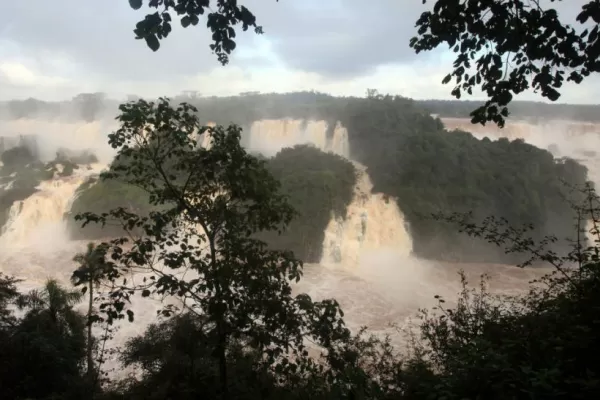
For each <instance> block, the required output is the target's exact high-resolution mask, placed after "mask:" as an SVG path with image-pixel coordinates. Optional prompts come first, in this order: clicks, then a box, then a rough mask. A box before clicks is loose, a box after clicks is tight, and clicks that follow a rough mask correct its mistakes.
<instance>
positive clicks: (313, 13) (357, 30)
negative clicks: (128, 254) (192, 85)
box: [0, 0, 423, 81]
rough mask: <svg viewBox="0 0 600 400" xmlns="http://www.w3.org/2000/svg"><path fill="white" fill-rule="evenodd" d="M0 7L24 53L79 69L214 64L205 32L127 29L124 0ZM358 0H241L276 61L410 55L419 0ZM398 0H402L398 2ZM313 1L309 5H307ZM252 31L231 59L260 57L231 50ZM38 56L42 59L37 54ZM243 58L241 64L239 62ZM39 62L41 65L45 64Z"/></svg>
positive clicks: (330, 65) (349, 64) (332, 69)
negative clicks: (156, 33) (140, 36)
mask: <svg viewBox="0 0 600 400" xmlns="http://www.w3.org/2000/svg"><path fill="white" fill-rule="evenodd" d="M5 3H6V4H5V6H4V7H3V12H2V13H1V14H0V38H2V39H9V40H11V41H13V42H16V43H17V44H18V45H19V46H21V48H22V49H23V50H24V53H25V54H26V55H31V54H38V56H39V54H41V53H40V52H42V51H45V52H47V53H46V54H48V53H49V54H53V55H57V56H63V57H66V58H68V59H69V60H71V61H74V62H77V63H79V64H80V66H81V67H83V68H82V69H83V70H84V71H85V74H86V75H88V74H99V75H103V76H106V75H108V76H110V77H113V78H115V79H117V78H118V79H124V80H132V81H135V80H152V79H161V80H164V79H168V78H169V75H170V74H173V75H174V74H177V75H189V74H194V73H199V72H205V71H208V70H210V69H212V68H214V67H216V66H218V65H219V64H218V63H217V61H216V59H215V57H214V55H212V54H211V52H210V49H209V48H208V43H209V39H210V33H209V32H208V30H207V29H205V28H204V26H203V22H201V23H200V25H199V26H198V27H197V28H195V29H194V28H191V29H185V30H184V29H175V30H174V31H173V32H172V33H171V36H170V37H169V38H168V40H166V41H164V42H163V43H162V47H161V49H160V50H159V52H158V53H153V52H151V51H150V50H149V49H148V48H147V47H146V46H145V45H144V44H143V43H141V42H140V41H138V40H135V39H134V37H133V32H132V30H133V28H134V26H135V23H136V22H137V21H138V20H139V19H141V18H142V17H143V13H142V12H141V11H138V12H135V11H133V10H131V9H130V8H129V6H128V3H127V1H125V0H103V1H97V0H96V1H94V0H87V1H82V0H61V1H60V2H48V1H43V0H27V1H25V0H22V1H6V2H5ZM364 3H365V2H364V1H358V0H342V1H338V0H321V1H319V2H316V1H315V0H282V1H279V2H276V1H274V0H253V1H246V2H245V3H244V4H247V5H248V7H249V8H251V9H252V10H253V11H254V12H255V14H256V15H257V17H258V20H259V23H260V24H261V25H263V27H264V29H265V31H266V35H265V37H266V38H267V39H269V40H270V41H272V43H273V50H274V51H275V53H276V54H277V55H278V56H279V57H280V58H281V59H282V61H283V62H284V63H285V64H286V65H288V66H290V67H294V68H298V69H302V70H305V71H311V72H317V73H322V74H324V75H330V76H331V75H335V76H348V75H359V74H362V73H365V72H367V71H369V70H370V69H371V68H372V67H374V66H376V65H379V64H382V63H391V62H402V61H410V60H412V59H413V58H414V54H413V52H412V51H411V50H410V49H409V48H408V45H407V42H408V39H409V37H410V36H411V35H412V33H413V31H414V28H413V26H414V21H415V19H416V16H417V15H418V14H419V12H421V11H422V9H423V5H422V4H421V1H412V0H411V1H398V0H377V1H373V2H371V3H372V4H371V5H369V6H367V7H365V6H364V5H363V4H364ZM399 4H403V6H400V5H399ZM311 5H312V7H311ZM252 41H253V34H251V33H245V34H240V35H239V36H238V50H237V53H236V55H235V56H234V57H233V59H232V64H233V65H238V64H237V63H236V61H238V62H239V65H240V66H247V65H249V64H250V65H255V66H259V65H261V64H263V65H264V62H265V61H264V60H260V59H259V58H260V56H258V58H256V59H252V58H251V59H248V58H247V57H245V58H244V59H243V61H242V57H239V56H238V54H239V53H240V52H241V51H242V50H243V49H245V48H247V47H246V46H251V44H252ZM39 61H41V62H42V65H43V61H44V60H43V59H41V60H39ZM242 62H243V65H242ZM44 67H46V66H45V65H44Z"/></svg>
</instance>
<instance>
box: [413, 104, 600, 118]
mask: <svg viewBox="0 0 600 400" xmlns="http://www.w3.org/2000/svg"><path fill="white" fill-rule="evenodd" d="M417 103H419V105H421V106H423V108H425V109H426V110H428V111H429V112H431V113H432V114H436V115H438V116H440V117H442V118H449V117H453V118H469V116H470V114H471V112H472V111H473V110H475V109H476V108H477V107H479V106H481V105H482V104H483V102H479V101H464V100H462V101H461V100H418V101H417ZM508 109H509V112H510V115H509V118H510V119H513V120H528V121H531V122H533V123H535V122H537V121H538V120H540V121H542V120H548V119H560V120H573V121H581V122H599V121H600V105H596V104H589V105H588V104H557V103H552V104H549V103H541V102H537V101H513V102H511V103H510V105H509V106H508Z"/></svg>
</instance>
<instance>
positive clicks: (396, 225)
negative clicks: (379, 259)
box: [321, 163, 412, 267]
mask: <svg viewBox="0 0 600 400" xmlns="http://www.w3.org/2000/svg"><path fill="white" fill-rule="evenodd" d="M354 164H355V166H356V168H357V170H358V171H359V174H358V175H359V178H358V182H357V184H356V187H355V190H354V198H353V200H352V203H351V204H350V205H349V206H348V210H347V215H346V217H345V218H342V217H339V216H338V217H334V218H332V219H331V221H330V222H329V224H328V225H327V228H326V229H325V239H324V242H323V258H322V260H321V263H322V264H340V265H343V266H345V267H355V266H357V265H358V264H359V262H360V261H361V256H362V255H364V254H368V253H370V252H379V251H382V250H389V251H392V252H394V253H395V254H396V255H397V256H398V258H399V259H406V258H408V257H409V256H410V253H411V251H412V239H411V237H410V235H409V233H408V231H407V229H406V226H405V221H404V216H403V214H402V212H401V211H400V209H399V208H398V206H397V204H396V200H395V199H394V198H390V197H387V196H385V195H383V194H381V193H377V194H372V193H371V189H372V188H373V184H372V183H371V179H370V178H369V175H368V174H367V172H366V168H365V167H364V166H363V165H360V164H358V163H354Z"/></svg>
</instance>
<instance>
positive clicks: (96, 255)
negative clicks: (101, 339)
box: [71, 243, 106, 384]
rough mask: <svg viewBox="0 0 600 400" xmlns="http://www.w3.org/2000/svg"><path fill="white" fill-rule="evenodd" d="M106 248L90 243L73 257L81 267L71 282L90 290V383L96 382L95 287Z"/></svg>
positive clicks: (98, 282)
mask: <svg viewBox="0 0 600 400" xmlns="http://www.w3.org/2000/svg"><path fill="white" fill-rule="evenodd" d="M105 255H106V248H105V247H104V246H96V245H95V244H94V243H88V245H87V249H86V251H85V253H78V254H77V255H75V257H73V261H75V262H76V263H78V264H79V268H77V269H76V270H75V272H73V275H72V276H71V282H72V283H73V285H75V286H80V285H86V286H85V288H84V291H87V292H88V312H87V318H88V322H87V373H88V379H89V383H90V384H93V383H94V371H95V369H94V357H93V346H92V343H93V337H92V323H93V320H92V318H93V312H94V288H95V287H97V286H98V285H99V284H100V281H101V277H102V273H103V270H104V269H105V268H104V267H105V266H106V262H105Z"/></svg>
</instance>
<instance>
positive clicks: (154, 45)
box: [144, 35, 160, 51]
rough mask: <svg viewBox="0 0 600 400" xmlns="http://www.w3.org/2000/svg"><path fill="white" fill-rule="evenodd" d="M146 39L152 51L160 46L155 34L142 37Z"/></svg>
mask: <svg viewBox="0 0 600 400" xmlns="http://www.w3.org/2000/svg"><path fill="white" fill-rule="evenodd" d="M144 39H145V40H146V44H147V45H148V47H150V49H151V50H152V51H157V50H158V49H159V48H160V42H159V41H158V38H157V37H156V35H149V36H146V37H145V38H144Z"/></svg>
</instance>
